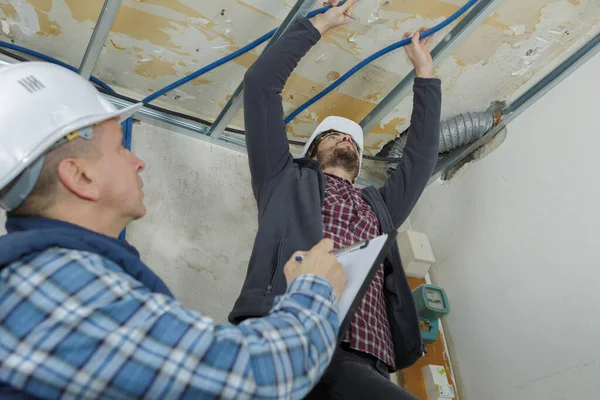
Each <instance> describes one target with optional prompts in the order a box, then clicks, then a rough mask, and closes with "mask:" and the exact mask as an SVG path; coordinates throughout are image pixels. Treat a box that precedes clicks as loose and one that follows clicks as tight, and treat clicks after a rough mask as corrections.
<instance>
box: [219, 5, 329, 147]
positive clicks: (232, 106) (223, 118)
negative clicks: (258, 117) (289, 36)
mask: <svg viewBox="0 0 600 400" xmlns="http://www.w3.org/2000/svg"><path fill="white" fill-rule="evenodd" d="M317 1H318V0H297V1H296V4H295V5H294V7H292V9H291V10H290V12H289V13H288V15H287V17H286V18H285V20H284V21H283V23H282V24H281V26H280V27H279V28H278V29H277V32H275V35H274V36H273V38H271V40H270V41H269V43H268V44H267V48H268V46H269V45H270V44H271V43H274V42H275V41H276V40H277V39H279V38H280V37H281V35H282V34H283V33H284V32H285V31H286V30H287V29H288V28H289V27H290V26H292V25H293V24H294V23H296V22H297V21H298V20H299V19H300V18H303V17H305V16H306V14H308V13H309V12H310V10H311V9H312V8H313V7H314V5H315V4H316V3H317ZM243 92H244V84H243V83H240V84H239V86H238V87H237V89H236V90H235V92H233V95H232V96H231V98H230V99H229V101H228V102H227V104H225V107H223V109H222V110H221V113H219V115H218V116H217V119H216V120H215V122H214V123H213V124H212V126H211V127H210V130H209V132H208V135H209V136H212V137H213V138H215V139H218V138H219V137H221V135H223V132H225V128H227V126H228V125H229V124H230V123H231V121H232V120H233V118H234V117H235V116H236V114H237V113H238V111H240V108H242V104H243V102H244V96H243Z"/></svg>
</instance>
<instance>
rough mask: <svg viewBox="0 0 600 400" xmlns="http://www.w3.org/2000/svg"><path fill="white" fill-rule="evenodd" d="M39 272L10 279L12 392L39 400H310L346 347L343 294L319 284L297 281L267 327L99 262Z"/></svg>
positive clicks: (6, 287) (56, 262)
mask: <svg viewBox="0 0 600 400" xmlns="http://www.w3.org/2000/svg"><path fill="white" fill-rule="evenodd" d="M38 261H40V262H39V265H32V264H26V265H25V266H23V265H17V266H15V268H14V270H12V271H11V268H10V267H9V268H7V270H5V271H3V274H2V275H1V276H0V278H1V279H0V298H3V299H4V300H5V301H4V302H3V307H2V308H1V309H0V318H1V319H2V320H3V321H4V322H3V323H2V325H1V326H0V337H1V338H2V339H0V344H1V346H0V357H2V358H1V359H2V360H9V359H10V360H12V362H11V363H10V365H9V364H4V367H3V368H6V369H5V372H6V374H5V377H6V380H5V383H7V384H9V385H10V386H12V387H14V388H17V389H19V390H22V391H24V392H28V393H29V394H30V395H33V396H36V397H40V398H52V397H56V394H57V393H60V394H62V395H68V396H69V397H73V398H149V399H172V398H256V399H274V398H286V399H288V398H289V399H301V398H302V397H303V396H305V395H306V393H307V392H308V391H309V390H310V389H311V387H312V386H314V385H315V384H316V383H317V381H318V379H319V378H320V376H321V375H322V373H323V372H324V370H325V368H326V367H327V365H328V363H329V361H330V360H331V357H332V355H333V351H334V348H335V346H336V342H337V334H338V329H339V323H338V317H337V307H336V306H335V294H334V292H333V290H332V288H331V285H330V284H329V283H328V282H327V281H326V280H324V279H323V278H320V277H317V276H314V275H304V276H301V277H298V278H296V279H295V280H294V281H292V283H291V284H290V285H289V287H288V289H287V291H286V293H285V294H284V295H282V296H280V297H278V298H277V299H276V301H275V304H274V306H273V308H272V310H271V313H270V314H269V315H267V316H266V317H264V318H260V319H249V320H246V321H244V322H243V323H242V324H240V325H238V326H236V325H232V324H229V323H221V324H218V323H216V322H215V321H214V320H213V319H211V318H209V317H206V316H203V315H201V314H200V313H198V312H196V311H192V310H189V309H185V308H184V307H183V306H182V305H181V304H180V303H178V302H177V301H175V300H173V299H172V298H170V297H167V296H164V295H161V294H156V293H152V292H150V291H149V290H148V289H146V288H145V287H144V286H142V285H141V284H140V283H139V282H137V281H136V280H134V279H133V278H131V277H130V276H129V275H126V274H124V273H123V272H119V271H120V268H119V267H118V266H116V264H113V263H112V262H110V261H108V260H105V259H103V258H101V257H99V256H97V255H94V254H87V253H80V252H75V251H71V250H65V251H63V252H62V253H58V254H56V253H53V254H51V255H48V256H47V257H46V259H45V260H39V259H38ZM34 262H36V261H34ZM17 268H18V269H17ZM17 270H18V272H16V271H17ZM4 272H6V273H7V275H4ZM6 276H9V278H8V281H7V280H6V279H5V277H6ZM34 282H35V284H34ZM11 304H12V305H13V306H14V307H13V306H11ZM36 363H39V364H36ZM9 370H10V371H9ZM53 394H54V396H53Z"/></svg>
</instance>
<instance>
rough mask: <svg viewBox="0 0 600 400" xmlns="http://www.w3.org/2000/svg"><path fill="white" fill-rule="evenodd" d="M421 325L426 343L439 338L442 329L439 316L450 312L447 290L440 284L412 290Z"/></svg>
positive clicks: (422, 335)
mask: <svg viewBox="0 0 600 400" xmlns="http://www.w3.org/2000/svg"><path fill="white" fill-rule="evenodd" d="M412 295H413V299H414V300H415V305H416V306H417V312H418V313H419V320H420V325H421V337H422V338H423V342H425V343H433V342H435V341H436V340H437V338H438V335H439V331H440V321H439V318H441V317H443V316H444V315H446V314H448V313H449V312H450V303H448V296H446V292H445V291H444V289H442V288H441V287H439V286H435V285H430V284H425V285H421V286H419V287H418V288H416V289H414V290H413V291H412Z"/></svg>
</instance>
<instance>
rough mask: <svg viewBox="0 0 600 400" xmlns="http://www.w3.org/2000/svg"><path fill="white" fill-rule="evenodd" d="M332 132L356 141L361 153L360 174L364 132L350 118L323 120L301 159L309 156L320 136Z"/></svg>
mask: <svg viewBox="0 0 600 400" xmlns="http://www.w3.org/2000/svg"><path fill="white" fill-rule="evenodd" d="M331 130H334V131H337V132H341V133H345V134H347V135H350V137H351V138H352V140H354V142H355V143H356V145H357V146H358V150H359V153H360V154H359V164H358V172H359V173H360V168H361V166H362V157H363V148H364V139H363V130H362V128H361V126H360V125H359V124H357V123H356V122H354V121H352V120H350V119H348V118H344V117H335V116H332V117H327V118H325V119H324V120H323V122H321V123H320V124H319V126H318V127H317V129H316V130H315V131H314V132H313V134H312V136H311V137H310V139H308V142H307V143H306V145H305V146H304V149H303V150H302V154H301V155H300V157H306V156H307V153H308V150H309V149H310V145H311V144H312V143H313V142H314V141H315V139H316V138H317V137H319V135H320V134H322V133H323V132H327V131H331Z"/></svg>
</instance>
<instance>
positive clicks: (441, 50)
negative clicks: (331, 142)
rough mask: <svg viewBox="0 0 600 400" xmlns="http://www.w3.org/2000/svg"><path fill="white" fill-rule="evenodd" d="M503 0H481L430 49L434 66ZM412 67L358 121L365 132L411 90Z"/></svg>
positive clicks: (413, 75)
mask: <svg viewBox="0 0 600 400" xmlns="http://www.w3.org/2000/svg"><path fill="white" fill-rule="evenodd" d="M503 1H504V0H481V1H480V2H479V3H477V5H475V7H474V8H473V9H472V10H471V11H470V12H469V13H468V14H467V15H466V16H465V17H464V18H463V19H462V20H461V21H460V22H459V23H458V24H457V25H456V26H455V27H454V29H452V31H450V32H449V33H448V34H447V35H446V36H445V37H444V39H442V41H441V42H440V43H439V44H438V45H437V46H436V47H435V48H434V49H433V50H432V51H431V56H432V57H433V65H434V67H435V66H437V65H439V64H440V63H441V62H442V61H443V60H444V59H445V58H446V57H448V56H449V55H450V54H452V52H453V51H454V49H456V48H457V47H458V46H459V45H460V44H462V42H464V41H465V39H466V38H468V37H469V36H470V35H471V33H473V31H474V30H475V29H477V27H478V26H479V25H481V23H483V21H485V20H486V18H487V17H488V16H489V15H490V14H492V13H493V12H494V11H495V10H496V8H498V6H499V5H500V4H501V3H502V2H503ZM414 79H415V70H414V69H413V70H412V71H411V72H410V73H409V74H408V75H407V76H405V77H404V79H403V80H402V81H401V82H400V83H399V84H398V85H397V86H396V87H395V88H394V89H392V91H391V92H390V93H389V94H388V95H387V96H385V97H384V98H383V100H381V102H379V104H377V106H376V107H375V108H374V109H373V110H372V111H371V112H370V113H369V114H368V115H367V116H366V117H365V118H364V119H363V120H362V121H361V122H360V126H362V128H363V131H364V132H365V134H368V133H369V132H371V131H372V130H373V129H374V128H375V127H377V125H379V123H380V122H381V121H382V120H383V119H384V118H385V117H386V116H387V115H388V114H389V113H390V112H392V110H393V109H394V107H396V106H397V105H398V103H400V101H402V100H403V99H404V98H405V97H406V96H407V95H408V94H409V93H410V92H411V90H412V87H413V81H414Z"/></svg>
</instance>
